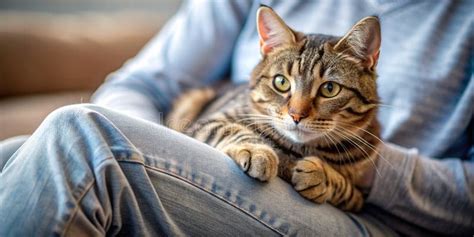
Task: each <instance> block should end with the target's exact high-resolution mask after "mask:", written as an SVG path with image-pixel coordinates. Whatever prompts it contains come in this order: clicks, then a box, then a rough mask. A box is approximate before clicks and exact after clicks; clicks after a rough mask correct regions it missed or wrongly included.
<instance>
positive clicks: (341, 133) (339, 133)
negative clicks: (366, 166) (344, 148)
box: [334, 129, 382, 177]
mask: <svg viewBox="0 0 474 237" xmlns="http://www.w3.org/2000/svg"><path fill="white" fill-rule="evenodd" d="M334 132H335V133H336V134H337V135H339V136H342V137H343V138H344V139H345V140H346V141H348V142H349V143H351V144H352V145H354V147H356V148H357V149H359V150H360V151H362V152H363V153H364V154H365V156H366V158H367V159H369V160H370V162H371V163H372V165H373V167H374V169H375V171H376V172H377V175H379V177H381V176H382V175H381V173H380V172H379V170H378V169H377V166H376V165H375V162H374V161H373V159H372V157H371V156H370V155H369V153H368V152H367V151H366V150H365V149H364V148H363V147H362V146H361V145H360V144H357V143H356V142H355V141H353V140H352V139H351V137H350V136H348V135H347V134H344V133H343V132H342V131H340V130H337V129H336V130H335V131H334ZM374 151H375V150H374Z"/></svg>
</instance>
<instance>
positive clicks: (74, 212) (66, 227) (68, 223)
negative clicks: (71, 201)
mask: <svg viewBox="0 0 474 237" xmlns="http://www.w3.org/2000/svg"><path fill="white" fill-rule="evenodd" d="M94 184H95V181H92V182H91V183H90V184H89V185H88V187H87V188H86V189H84V193H82V195H81V196H80V197H79V199H78V200H77V202H76V203H75V207H74V209H73V210H72V211H71V217H70V218H69V220H68V221H67V222H66V224H65V226H64V230H63V231H62V233H61V236H65V233H66V232H67V230H68V229H69V227H70V225H71V221H72V220H73V219H74V217H76V214H77V209H78V208H79V203H80V202H81V201H82V199H83V198H84V197H85V196H86V194H87V192H89V190H90V189H91V188H92V187H93V186H94Z"/></svg>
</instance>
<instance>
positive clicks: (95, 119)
mask: <svg viewBox="0 0 474 237" xmlns="http://www.w3.org/2000/svg"><path fill="white" fill-rule="evenodd" d="M3 145H4V144H2V145H1V146H3ZM2 159H4V160H6V159H8V158H6V157H3V158H2ZM370 234H372V235H376V236H377V235H392V234H393V232H392V231H391V230H390V229H388V228H387V227H385V226H384V225H382V224H380V223H378V221H377V220H375V218H371V217H370V216H364V214H361V215H353V214H348V213H344V212H342V211H339V210H337V209H335V208H334V207H332V206H330V205H317V204H314V203H311V202H309V201H307V200H305V199H303V198H302V197H300V196H299V195H298V194H297V193H296V192H295V191H294V190H293V188H292V187H291V185H289V184H287V183H285V182H284V181H282V180H280V179H278V178H276V179H274V180H272V181H270V182H268V183H262V182H259V181H256V180H254V179H252V178H249V177H248V176H246V175H245V174H244V173H243V172H241V170H240V169H239V168H238V167H237V165H235V164H234V162H233V161H232V160H231V159H230V158H228V157H227V156H225V155H223V154H222V153H220V152H219V151H217V150H215V149H213V148H211V147H209V146H207V145H205V144H202V143H199V142H197V141H195V140H193V139H191V138H189V137H186V136H184V135H181V134H179V133H176V132H174V131H171V130H169V129H167V128H165V127H162V126H160V125H156V124H154V123H150V122H147V121H145V120H141V119H137V118H132V117H129V116H126V115H124V114H121V113H120V112H115V111H112V110H108V109H104V108H101V107H98V106H94V105H76V106H68V107H64V108H62V109H59V110H57V111H55V112H53V113H52V114H50V115H49V116H48V117H47V119H46V120H45V121H44V122H43V123H42V124H41V126H40V127H39V128H38V130H37V131H36V132H35V133H34V134H33V135H32V136H31V137H30V138H29V139H28V140H27V141H26V142H25V143H24V144H23V145H22V146H21V148H20V149H19V150H18V151H17V152H16V153H15V154H14V155H13V156H12V157H11V158H9V159H8V161H7V162H6V164H5V167H4V168H3V170H2V171H1V173H0V236H51V235H60V236H100V235H119V236H183V235H189V236H249V235H252V236H278V235H290V236H294V235H301V236H314V235H320V236H328V235H333V236H367V235H370Z"/></svg>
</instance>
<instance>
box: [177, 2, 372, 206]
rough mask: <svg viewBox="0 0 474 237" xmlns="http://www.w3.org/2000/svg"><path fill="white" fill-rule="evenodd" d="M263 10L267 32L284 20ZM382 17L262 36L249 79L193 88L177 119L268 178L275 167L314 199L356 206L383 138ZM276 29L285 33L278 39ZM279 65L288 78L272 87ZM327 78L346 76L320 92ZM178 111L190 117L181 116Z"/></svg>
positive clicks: (258, 175) (246, 168)
mask: <svg viewBox="0 0 474 237" xmlns="http://www.w3.org/2000/svg"><path fill="white" fill-rule="evenodd" d="M261 11H264V12H265V15H264V16H261V15H262V14H263V13H261ZM259 13H260V14H259V15H260V18H258V19H259V21H265V20H267V21H270V22H271V24H267V23H265V22H263V23H262V22H258V24H262V25H263V26H260V28H259V33H260V34H261V35H265V34H266V33H268V34H267V35H272V32H260V31H262V30H271V29H269V28H271V27H287V26H286V25H281V24H283V21H282V20H281V19H280V20H275V19H271V18H272V17H273V18H277V19H279V18H278V16H277V15H276V14H275V13H274V12H273V11H272V10H271V9H269V8H267V7H262V8H261V9H260V11H259ZM265 24H266V25H265ZM370 27H375V28H376V29H375V30H374V29H366V28H370ZM377 27H378V20H377V18H374V17H369V18H365V19H363V20H361V21H360V22H358V23H357V24H356V25H355V26H354V28H353V29H352V30H351V31H350V32H349V33H348V34H347V35H346V36H344V37H341V38H340V37H333V36H326V35H315V34H312V35H308V34H307V35H305V34H302V33H298V32H295V31H293V30H291V29H290V28H288V29H289V30H288V29H287V30H285V31H281V30H280V31H276V32H277V33H274V34H273V35H275V36H274V37H277V38H276V39H272V40H273V41H272V45H271V46H272V47H270V46H268V45H267V46H265V39H266V38H265V37H262V38H261V41H262V42H261V44H262V47H265V48H262V53H263V59H262V60H261V62H260V63H259V64H258V65H257V66H256V67H255V69H254V71H253V73H252V76H251V80H250V85H241V86H236V87H230V88H228V89H226V90H220V94H221V95H217V96H216V98H214V99H213V96H209V95H214V94H213V93H211V92H209V89H206V90H203V91H202V93H205V95H202V94H200V93H199V92H196V91H192V92H191V93H187V94H185V95H183V96H182V97H181V98H180V99H179V100H178V102H177V103H176V104H175V109H173V111H172V113H171V115H170V116H169V118H172V120H173V123H171V124H170V125H171V127H172V128H174V129H177V130H181V131H184V132H185V133H186V134H188V135H190V136H192V137H194V138H196V139H198V140H200V141H202V142H205V143H207V144H209V145H211V146H213V147H216V148H217V149H219V150H221V151H223V152H225V153H226V154H228V155H229V156H230V157H231V158H233V159H234V160H235V161H236V163H237V164H238V165H239V166H240V167H241V168H242V169H243V170H244V171H245V172H246V173H248V174H249V175H250V176H252V177H254V178H257V179H259V180H262V181H267V180H269V179H271V178H272V177H274V176H276V175H278V176H280V177H282V178H284V179H285V180H287V181H288V182H291V183H292V184H293V185H294V187H295V189H296V190H297V191H298V192H299V193H300V194H301V195H303V196H304V197H306V198H308V199H310V200H313V201H315V202H317V203H323V202H329V203H331V204H333V205H335V206H338V207H340V208H342V209H343V210H353V211H357V210H359V209H360V208H361V207H362V203H363V197H362V195H361V192H360V191H359V190H358V189H357V188H355V187H356V186H358V185H359V184H361V180H362V176H363V174H364V171H365V170H367V169H369V168H371V166H372V165H373V163H374V162H375V160H376V159H377V157H378V152H377V147H378V144H379V142H380V139H379V124H378V122H377V120H376V113H377V111H376V110H377V104H378V102H377V101H378V96H377V92H376V83H375V80H376V74H375V71H374V68H375V65H376V60H377V57H378V46H377V45H376V46H377V48H376V50H377V52H375V53H374V52H373V50H369V49H370V48H371V47H372V46H373V45H371V43H372V42H370V41H371V40H374V37H373V36H371V35H370V34H372V33H373V32H375V33H379V32H377V30H378V31H379V29H378V28H377ZM371 30H372V31H371ZM280 32H283V33H281V34H289V32H290V33H291V34H294V35H292V36H285V35H278V34H280ZM353 32H356V33H353ZM361 32H362V33H361ZM364 32H368V33H366V34H364ZM371 32H372V33H371ZM353 34H355V35H353ZM369 36H370V37H369ZM278 37H280V38H285V37H286V38H285V39H282V42H283V43H281V44H278V40H279V39H280V38H278ZM375 37H379V36H375ZM354 39H355V40H357V41H356V43H353V42H351V41H350V40H354ZM375 40H377V38H375ZM378 40H379V39H378ZM288 42H290V43H288ZM274 45H277V46H278V47H276V46H274ZM336 46H337V47H336ZM351 47H355V48H351ZM364 47H365V48H364ZM364 57H365V58H364ZM276 75H283V76H284V77H285V78H287V79H288V81H289V82H290V85H291V89H290V90H289V91H288V92H285V93H282V92H279V91H278V90H276V89H275V86H274V84H273V83H274V82H273V80H274V78H275V76H276ZM328 81H332V82H335V83H337V84H338V85H340V88H341V90H340V92H339V94H337V96H335V97H332V98H325V97H323V96H322V95H321V87H322V85H323V83H324V82H328ZM183 108H185V109H183ZM295 114H296V115H297V116H298V121H296V120H295V116H296V115H295ZM189 115H191V116H189ZM195 116H196V118H194V121H195V122H193V123H191V124H190V125H191V126H189V127H188V126H187V125H188V123H187V121H190V120H193V118H192V117H195ZM179 118H186V119H187V120H186V121H184V123H185V124H184V126H183V123H181V124H180V123H179V122H178V123H177V121H179V120H178V119H179ZM299 119H301V120H299Z"/></svg>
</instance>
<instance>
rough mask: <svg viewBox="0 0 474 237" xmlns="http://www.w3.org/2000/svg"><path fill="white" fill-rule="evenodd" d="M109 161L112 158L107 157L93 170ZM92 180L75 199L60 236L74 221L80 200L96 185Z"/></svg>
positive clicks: (63, 234)
mask: <svg viewBox="0 0 474 237" xmlns="http://www.w3.org/2000/svg"><path fill="white" fill-rule="evenodd" d="M111 159H113V157H108V158H105V159H103V160H102V161H100V162H99V164H97V167H96V168H95V169H99V168H100V167H101V166H102V164H103V163H104V162H105V161H108V160H111ZM95 169H94V170H95ZM92 180H93V181H92V182H91V183H90V184H89V185H87V187H86V188H85V189H84V192H83V193H82V195H81V196H80V197H79V198H78V199H77V202H76V203H75V204H76V205H75V207H74V209H73V210H72V211H71V217H70V218H69V220H68V221H67V222H66V224H65V227H64V230H63V231H62V233H61V236H65V233H66V232H67V230H68V229H69V227H70V225H71V221H72V220H73V219H74V217H76V214H77V209H78V208H79V203H80V202H82V199H84V197H85V196H86V194H87V193H88V192H89V190H90V189H91V188H92V187H93V186H94V184H95V183H96V182H95V179H92Z"/></svg>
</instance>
